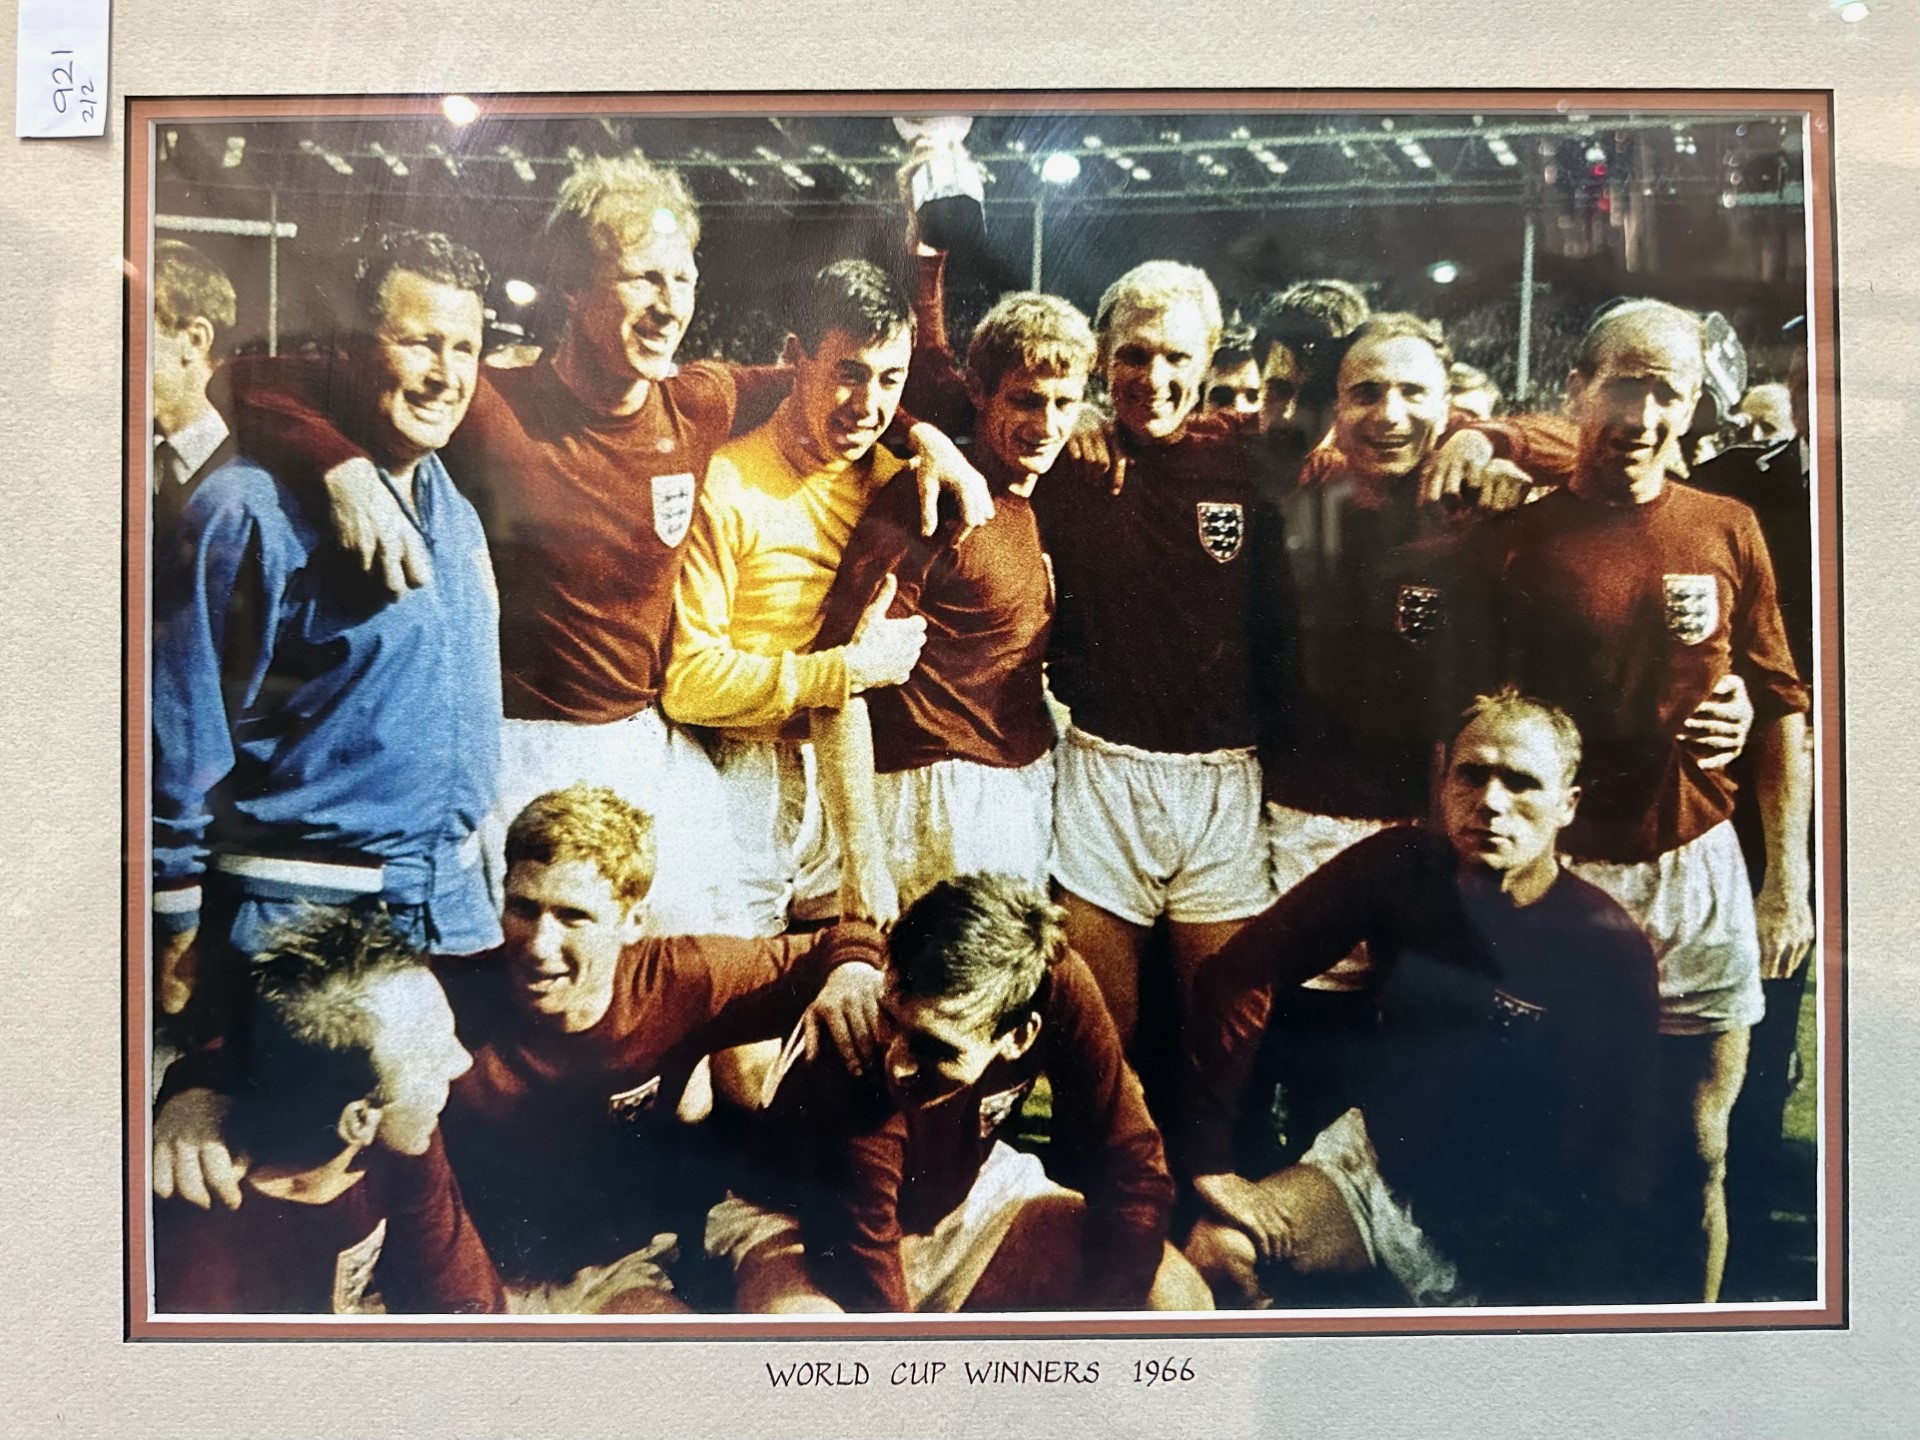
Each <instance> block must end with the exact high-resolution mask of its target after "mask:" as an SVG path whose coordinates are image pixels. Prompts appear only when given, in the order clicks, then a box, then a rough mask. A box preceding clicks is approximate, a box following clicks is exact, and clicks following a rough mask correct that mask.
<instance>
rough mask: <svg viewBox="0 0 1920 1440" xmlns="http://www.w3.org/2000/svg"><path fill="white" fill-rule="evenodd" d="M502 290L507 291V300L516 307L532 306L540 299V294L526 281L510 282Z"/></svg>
mask: <svg viewBox="0 0 1920 1440" xmlns="http://www.w3.org/2000/svg"><path fill="white" fill-rule="evenodd" d="M500 288H501V289H502V290H504V291H506V294H507V299H509V300H511V301H512V302H513V303H514V304H516V305H531V304H533V302H534V301H536V300H538V299H539V298H540V292H539V291H538V290H536V289H534V288H533V286H531V285H529V284H528V283H527V282H526V281H524V280H509V281H507V283H506V284H505V285H502V286H501V287H500Z"/></svg>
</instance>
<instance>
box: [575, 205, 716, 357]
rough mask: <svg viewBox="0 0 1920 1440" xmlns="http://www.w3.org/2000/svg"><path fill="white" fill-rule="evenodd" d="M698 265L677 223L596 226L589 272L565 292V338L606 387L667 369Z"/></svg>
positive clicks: (686, 318) (689, 307)
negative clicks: (613, 228)
mask: <svg viewBox="0 0 1920 1440" xmlns="http://www.w3.org/2000/svg"><path fill="white" fill-rule="evenodd" d="M699 278H700V272H699V269H698V267H697V266H695V264H694V263H693V246H692V244H691V243H690V242H689V241H688V239H687V237H686V235H685V233H684V232H683V230H682V229H681V228H680V227H679V226H677V225H676V226H675V227H673V228H670V229H669V228H665V227H664V226H659V225H656V226H654V227H653V228H649V229H646V230H643V231H637V232H635V233H632V234H629V235H627V236H625V237H622V236H620V235H618V234H604V233H603V234H602V235H601V236H600V237H599V240H598V242H597V243H596V246H595V259H594V265H593V274H592V277H591V278H590V279H589V280H588V282H587V284H586V285H585V286H584V287H583V288H582V289H581V290H579V291H578V292H577V293H575V294H572V295H569V296H568V297H567V324H568V329H569V334H568V338H569V340H570V341H572V342H574V348H575V350H576V351H577V353H578V354H579V355H580V356H581V357H582V358H583V359H584V360H585V361H586V362H587V363H588V364H589V365H591V366H592V367H593V368H594V369H596V370H598V371H599V372H600V373H599V377H598V378H599V380H600V381H601V382H603V384H602V385H601V386H597V387H596V388H604V389H605V390H607V391H608V392H609V393H611V392H614V391H619V390H623V389H624V388H626V387H628V386H631V385H633V384H635V383H637V382H640V381H658V380H664V379H666V378H667V377H668V376H670V375H671V374H673V355H674V351H676V350H677V349H679V348H680V341H681V339H682V337H684V336H685V335H686V333H687V326H688V324H689V323H691V321H692V320H693V295H694V286H695V284H696V283H697V282H698V280H699Z"/></svg>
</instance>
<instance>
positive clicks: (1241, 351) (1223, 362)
mask: <svg viewBox="0 0 1920 1440" xmlns="http://www.w3.org/2000/svg"><path fill="white" fill-rule="evenodd" d="M1258 344H1259V336H1258V335H1257V333H1256V332H1255V330H1254V328H1253V326H1251V325H1249V324H1247V322H1246V321H1244V320H1242V319H1241V318H1240V316H1239V313H1238V312H1235V313H1234V315H1233V316H1232V317H1231V318H1229V319H1228V321H1227V323H1226V324H1225V325H1223V326H1221V327H1220V343H1219V344H1218V345H1216V346H1214V347H1213V368H1214V370H1216V371H1220V370H1238V369H1239V368H1240V367H1241V366H1242V365H1244V364H1246V363H1247V362H1248V361H1249V360H1254V359H1257V358H1259V352H1258V349H1257V347H1258Z"/></svg>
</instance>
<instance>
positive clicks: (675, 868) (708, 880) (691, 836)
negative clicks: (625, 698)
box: [487, 707, 745, 935]
mask: <svg viewBox="0 0 1920 1440" xmlns="http://www.w3.org/2000/svg"><path fill="white" fill-rule="evenodd" d="M576 782H583V783H585V784H588V785H604V786H606V787H608V788H609V789H611V790H612V791H613V792H614V793H615V794H617V795H619V796H620V797H621V798H622V799H624V800H627V801H629V802H631V803H632V804H634V805H635V806H638V807H639V808H640V809H641V810H643V811H645V812H646V813H647V815H648V816H649V817H650V818H651V819H652V820H653V837H654V852H655V861H654V878H653V888H652V890H651V891H649V892H648V895H647V923H648V928H649V929H650V930H651V931H652V932H653V933H655V934H659V935H709V934H726V933H745V932H744V931H741V930H739V928H738V925H737V923H730V922H733V921H734V920H735V917H737V916H738V914H739V912H740V910H741V896H740V892H739V882H738V880H737V878H736V874H735V870H736V867H735V864H734V857H733V845H732V842H731V837H730V836H728V835H726V834H725V833H724V827H723V826H721V825H719V824H717V823H715V817H716V816H718V815H720V814H721V813H722V808H721V806H722V801H721V789H720V778H719V776H718V774H717V773H716V772H715V770H714V766H713V762H712V761H711V760H709V759H708V758H707V752H706V751H705V750H704V749H702V748H701V746H700V743H699V742H698V741H697V740H695V739H694V738H693V737H692V736H691V735H689V734H687V733H686V732H685V731H684V730H681V729H680V728H678V727H677V726H675V725H672V724H670V723H669V722H668V721H667V719H666V717H665V716H663V715H662V714H661V713H660V711H659V709H658V708H657V707H651V708H648V709H646V710H642V711H641V712H640V713H639V714H637V715H631V716H629V717H628V718H626V719H625V720H614V721H609V722H608V723H606V724H603V725H580V724H575V723H573V722H571V721H566V720H508V721H507V722H506V724H505V726H504V727H503V729H502V733H501V740H500V803H499V806H498V807H497V808H496V809H495V811H494V815H493V819H492V821H491V823H490V824H489V825H488V827H487V829H488V836H489V840H490V845H489V855H488V871H487V876H488V882H489V886H490V888H491V889H492V890H493V894H494V900H495V903H496V904H497V903H499V902H501V901H502V900H503V899H504V890H505V865H504V861H503V858H502V854H503V848H504V846H505V844H506V833H507V826H508V825H509V824H511V823H512V821H513V818H514V817H515V816H516V815H518V814H519V813H520V811H521V809H522V808H523V807H524V806H525V805H526V803H527V802H528V801H529V800H532V799H533V798H534V797H535V796H537V795H543V794H545V793H546V792H547V791H549V790H560V789H564V788H565V787H567V786H568V785H572V784H575V783H576Z"/></svg>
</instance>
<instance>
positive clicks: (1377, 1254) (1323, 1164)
mask: <svg viewBox="0 0 1920 1440" xmlns="http://www.w3.org/2000/svg"><path fill="white" fill-rule="evenodd" d="M1300 1163H1301V1164H1302V1165H1311V1166H1312V1167H1313V1168H1314V1169H1316V1170H1318V1171H1319V1172H1320V1173H1321V1174H1322V1175H1325V1176H1326V1177H1327V1179H1329V1180H1331V1181H1332V1182H1333V1186H1334V1188H1335V1189H1336V1190H1338V1191H1339V1192H1340V1198H1341V1199H1342V1200H1344V1201H1346V1202H1347V1212H1348V1213H1349V1214H1350V1215H1352V1216H1353V1223H1354V1227H1355V1228H1356V1229H1358V1230H1359V1232H1360V1239H1361V1241H1362V1243H1364V1244H1365V1245H1366V1247H1367V1258H1368V1259H1369V1260H1371V1261H1372V1262H1373V1264H1374V1265H1375V1266H1376V1267H1377V1268H1379V1269H1382V1270H1385V1271H1386V1272H1387V1273H1388V1274H1389V1275H1391V1276H1393V1278H1394V1279H1395V1280H1397V1281H1399V1282H1400V1286H1401V1288H1402V1289H1403V1290H1405V1291H1406V1292H1407V1298H1408V1299H1410V1300H1412V1301H1413V1303H1414V1304H1416V1305H1471V1304H1473V1303H1474V1300H1473V1297H1472V1296H1471V1295H1465V1294H1463V1293H1461V1288H1460V1272H1459V1270H1458V1269H1457V1268H1456V1267H1455V1266H1454V1264H1453V1262H1452V1261H1451V1260H1449V1259H1447V1258H1446V1256H1444V1255H1442V1254H1441V1253H1440V1252H1439V1251H1438V1250H1437V1249H1435V1248H1434V1244H1433V1241H1432V1240H1431V1239H1430V1238H1428V1236H1427V1232H1426V1231H1424V1230H1422V1229H1421V1228H1420V1226H1419V1225H1418V1224H1417V1223H1415V1221H1414V1218H1413V1212H1412V1211H1411V1210H1410V1209H1408V1208H1407V1205H1406V1203H1405V1202H1404V1201H1402V1200H1401V1199H1400V1198H1399V1197H1398V1196H1396V1195H1395V1194H1394V1193H1393V1191H1392V1190H1391V1189H1389V1188H1388V1186H1387V1182H1386V1180H1385V1179H1384V1178H1383V1177H1382V1176H1381V1174H1380V1157H1379V1156H1378V1155H1377V1154H1375V1153H1374V1149H1373V1140H1372V1138H1371V1137H1370V1136H1369V1135H1368V1134H1367V1122H1366V1117H1365V1116H1363V1115H1362V1114H1361V1113H1360V1112H1359V1111H1358V1110H1349V1111H1347V1113H1346V1114H1344V1115H1342V1116H1341V1117H1340V1118H1339V1119H1338V1120H1336V1121H1334V1122H1333V1123H1332V1124H1331V1125H1329V1126H1328V1127H1327V1128H1326V1129H1324V1130H1322V1131H1321V1132H1320V1133H1319V1135H1318V1136H1316V1137H1315V1138H1314V1142H1313V1144H1312V1146H1311V1147H1310V1148H1309V1149H1308V1150H1307V1153H1306V1154H1304V1155H1302V1156H1301V1157H1300Z"/></svg>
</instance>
